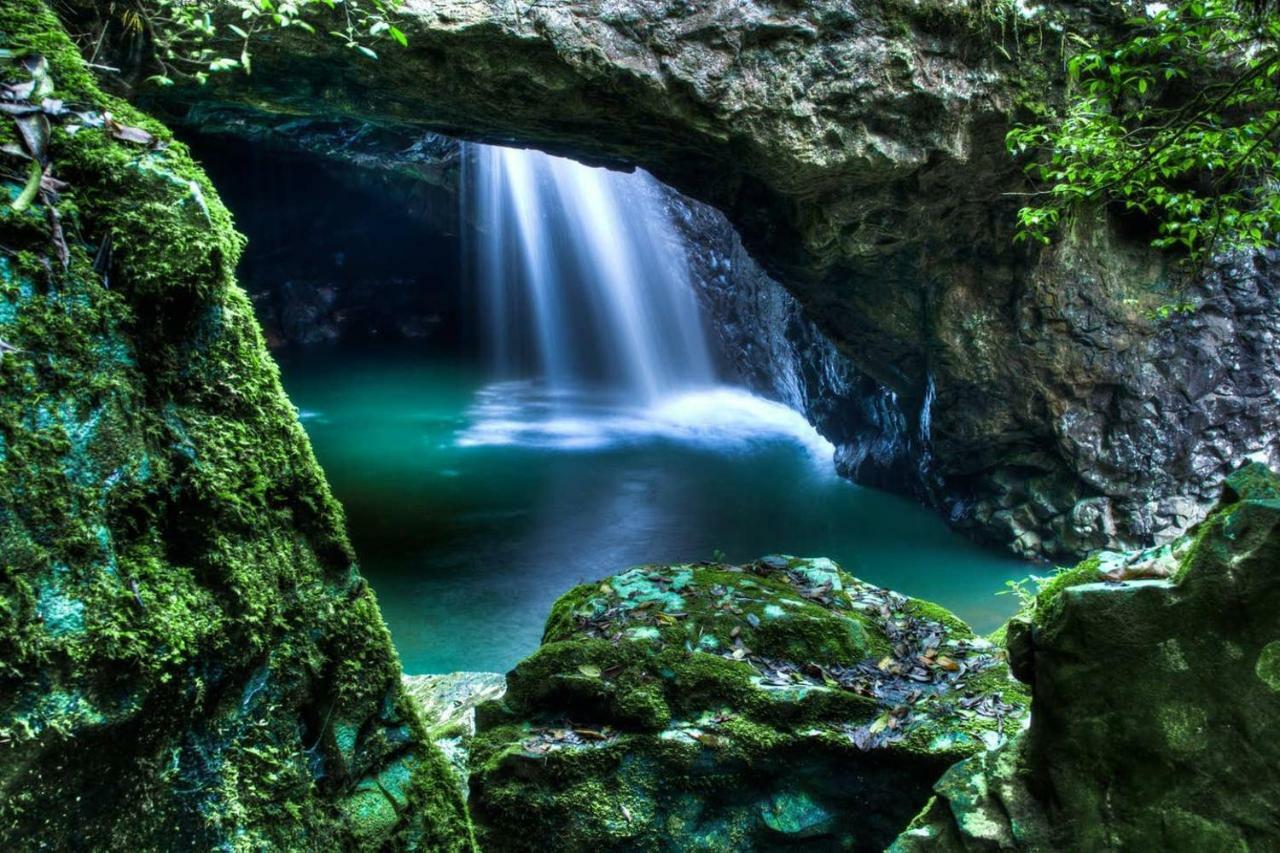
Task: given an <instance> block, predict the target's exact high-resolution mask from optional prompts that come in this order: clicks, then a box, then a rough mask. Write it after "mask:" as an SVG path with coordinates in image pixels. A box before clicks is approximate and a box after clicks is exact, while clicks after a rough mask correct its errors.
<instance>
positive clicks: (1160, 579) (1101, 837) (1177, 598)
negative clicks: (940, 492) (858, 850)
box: [892, 465, 1280, 853]
mask: <svg viewBox="0 0 1280 853" xmlns="http://www.w3.org/2000/svg"><path fill="white" fill-rule="evenodd" d="M1008 644H1009V653H1010V658H1011V660H1012V661H1013V662H1014V670H1015V672H1017V674H1018V675H1019V677H1022V678H1025V679H1028V680H1029V681H1030V682H1031V683H1032V684H1033V691H1032V716H1031V727H1030V728H1029V729H1028V730H1027V732H1026V733H1025V734H1023V735H1021V736H1020V737H1019V738H1018V739H1016V740H1015V741H1013V742H1011V743H1010V744H1009V745H1007V746H1006V747H1004V748H1003V749H1001V750H999V751H997V752H993V753H986V754H983V755H980V756H977V757H975V758H972V759H969V760H967V761H964V762H962V763H960V764H958V765H956V766H955V767H953V768H951V769H950V770H948V771H947V773H946V775H945V776H944V777H943V778H942V780H941V781H940V782H939V783H938V785H937V789H936V790H937V797H936V798H935V799H934V800H933V801H932V802H931V804H930V805H929V807H928V808H926V809H925V810H924V811H923V813H922V814H921V815H920V816H919V817H918V818H917V819H916V821H915V823H914V824H913V825H912V827H911V828H910V829H909V830H908V831H907V832H905V833H904V834H903V835H902V836H901V837H900V838H899V839H898V841H897V842H896V844H895V845H894V847H893V848H892V849H893V850H895V851H900V853H907V851H924V850H957V851H960V850H964V851H978V850H1036V851H1038V850H1060V849H1072V850H1224V851H1225V850H1269V849H1274V848H1275V847H1276V846H1277V845H1278V844H1280V803H1277V801H1276V798H1275V792H1276V791H1277V790H1280V740H1277V739H1276V737H1275V728H1276V725H1277V724H1278V723H1280V478H1277V477H1276V476H1275V475H1274V474H1271V473H1270V472H1269V471H1267V470H1266V469H1265V468H1263V467H1262V466H1259V465H1253V466H1249V467H1247V468H1245V469H1243V470H1241V471H1239V472H1237V473H1236V474H1233V475H1232V476H1231V477H1229V478H1228V480H1227V483H1226V487H1225V493H1224V495H1223V497H1222V501H1221V503H1220V504H1219V506H1218V508H1217V509H1216V510H1215V511H1214V512H1213V513H1212V514H1211V515H1210V516H1209V517H1208V518H1207V519H1206V520H1205V521H1204V522H1202V523H1201V524H1200V525H1199V527H1198V528H1197V529H1196V530H1195V531H1193V532H1192V533H1191V534H1189V535H1188V536H1187V537H1186V538H1185V539H1183V540H1180V541H1179V542H1178V543H1176V544H1174V545H1173V546H1165V547H1164V548H1162V549H1159V550H1158V551H1157V552H1155V553H1145V554H1128V555H1104V556H1103V557H1095V558H1092V559H1090V560H1088V561H1086V562H1085V563H1082V564H1081V565H1080V566H1077V567H1076V568H1075V569H1073V570H1071V571H1069V572H1067V573H1065V574H1062V575H1059V576H1056V577H1055V578H1054V579H1053V581H1052V582H1051V583H1050V584H1049V586H1048V587H1047V588H1045V589H1044V590H1042V591H1041V592H1040V594H1039V596H1038V598H1037V601H1036V604H1035V607H1034V609H1033V611H1032V612H1031V614H1030V615H1029V617H1028V618H1025V619H1024V620H1023V621H1022V622H1021V623H1020V624H1019V625H1018V627H1017V629H1016V630H1013V631H1011V632H1010V634H1009V637H1008Z"/></svg>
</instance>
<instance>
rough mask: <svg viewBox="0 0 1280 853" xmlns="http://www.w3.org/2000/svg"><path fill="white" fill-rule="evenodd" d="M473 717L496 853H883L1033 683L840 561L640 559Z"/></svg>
mask: <svg viewBox="0 0 1280 853" xmlns="http://www.w3.org/2000/svg"><path fill="white" fill-rule="evenodd" d="M507 684H508V690H507V694H506V696H505V697H504V698H503V699H502V700H501V701H499V702H490V703H487V704H484V705H481V706H480V707H479V708H478V709H477V712H476V715H477V735H476V737H475V739H474V740H473V741H472V742H471V743H470V762H471V764H470V767H471V799H470V804H471V809H472V814H473V817H474V819H475V821H476V827H477V833H478V837H479V838H480V840H481V843H482V845H483V846H484V848H485V849H487V850H495V851H497V850H538V849H544V847H545V844H546V839H548V838H554V839H556V846H557V848H558V849H561V850H566V851H587V850H637V849H643V850H651V849H663V850H772V849H777V848H779V847H781V846H784V845H793V846H798V847H800V848H809V849H823V850H826V849H852V850H880V849H883V847H884V845H885V844H886V843H887V842H888V841H890V840H891V839H892V837H893V835H894V834H895V833H896V832H897V831H898V830H899V829H900V828H901V827H902V826H903V825H904V824H905V822H906V821H907V820H909V819H910V816H911V814H912V813H913V812H914V811H915V810H916V809H918V808H919V807H920V806H921V805H922V804H923V802H924V800H925V798H926V797H927V791H928V788H929V786H930V785H931V784H932V783H933V782H934V780H936V779H937V778H938V775H939V774H940V773H941V771H942V769H943V768H944V767H946V765H947V764H949V763H951V762H952V761H954V760H956V759H957V758H959V757H961V756H966V755H972V754H974V753H977V752H981V751H983V750H985V749H986V748H988V747H989V746H994V745H995V744H997V743H999V742H1000V741H1001V740H1003V738H1004V736H1005V735H1007V734H1011V733H1013V732H1015V731H1017V730H1018V729H1019V728H1020V726H1021V724H1022V722H1023V720H1024V713H1025V708H1024V703H1025V694H1024V693H1022V691H1021V688H1020V686H1019V685H1018V684H1017V682H1015V681H1013V680H1012V678H1011V676H1010V675H1009V671H1008V667H1007V666H1006V665H1005V663H1004V660H1003V658H1002V657H1001V656H999V655H998V654H997V653H996V651H995V649H994V648H993V647H992V645H991V644H990V643H988V642H987V641H985V640H982V639H980V638H978V637H975V636H974V635H973V633H972V632H971V631H970V630H969V629H968V628H967V627H966V626H965V625H964V623H962V622H960V621H959V620H957V619H956V618H955V617H954V616H952V615H951V614H949V613H948V612H946V611H945V610H943V609H941V608H939V607H937V606H935V605H932V604H928V603H926V602H923V601H919V600H916V599H910V598H907V597H905V596H901V595H898V594H896V593H893V592H890V591H888V590H884V589H880V588H879V587H875V586H872V585H870V584H866V583H863V582H861V581H858V580H856V579H854V578H852V577H850V576H848V575H846V574H845V573H844V572H842V571H841V570H840V569H839V568H838V567H837V566H836V565H835V564H834V563H832V562H831V561H829V560H825V559H796V558H792V557H778V556H774V557H766V558H763V559H761V560H758V561H756V562H754V563H750V564H747V565H744V566H736V565H725V564H713V563H700V564H694V565H676V566H640V567H637V568H633V569H629V570H628V571H625V572H622V573H620V574H618V575H614V576H613V577H610V578H607V579H605V580H603V581H599V582H597V583H592V584H585V585H583V586H580V587H577V588H576V589H574V590H572V591H570V592H569V593H567V594H566V595H564V596H563V597H562V598H561V599H560V600H559V601H558V602H556V604H555V606H554V607H553V608H552V612H551V615H550V617H549V619H548V620H547V628H546V633H545V635H544V637H543V644H542V646H541V647H540V648H539V649H538V651H537V652H535V653H534V654H533V655H531V656H530V657H529V658H527V659H525V660H524V661H522V662H521V663H520V664H519V665H518V666H517V667H516V668H515V670H514V671H513V672H511V673H510V674H509V675H508V677H507Z"/></svg>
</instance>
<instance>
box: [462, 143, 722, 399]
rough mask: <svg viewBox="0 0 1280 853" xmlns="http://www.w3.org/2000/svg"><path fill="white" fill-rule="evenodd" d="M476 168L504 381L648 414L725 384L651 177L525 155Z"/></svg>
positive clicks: (481, 155) (496, 155)
mask: <svg viewBox="0 0 1280 853" xmlns="http://www.w3.org/2000/svg"><path fill="white" fill-rule="evenodd" d="M471 156H472V158H473V159H472V161H471V166H472V168H473V169H474V179H473V180H472V181H471V183H472V186H471V187H470V192H471V201H472V204H473V205H474V208H473V213H474V216H475V219H476V225H477V228H478V230H479V232H480V234H481V236H480V238H479V243H480V245H478V246H476V247H475V260H476V270H477V273H478V278H479V284H480V288H481V294H482V298H483V300H484V311H485V313H486V315H487V317H488V321H489V323H488V326H489V334H490V336H491V341H492V349H493V358H494V361H495V364H496V366H497V368H498V370H499V372H500V374H501V375H502V376H504V377H507V378H529V377H530V376H536V377H537V378H539V379H540V380H542V381H543V382H544V383H545V384H546V386H547V387H548V388H550V389H552V390H554V391H559V392H572V391H581V390H582V389H583V388H585V387H589V386H594V387H596V388H597V389H599V388H605V389H609V390H612V391H615V392H618V393H621V394H623V395H625V397H626V398H627V399H629V400H631V401H633V402H644V403H654V402H656V401H658V400H659V399H661V398H662V397H664V396H667V395H670V394H672V393H674V392H678V391H683V390H688V389H691V388H699V387H706V386H709V385H711V384H713V382H714V380H715V376H714V372H713V370H712V365H711V356H710V352H709V348H708V345H707V337H706V333H705V330H704V329H703V324H702V317H701V313H700V311H699V308H698V304H697V301H696V300H695V299H694V295H693V286H692V284H691V282H690V280H689V271H688V262H687V259H686V258H685V256H684V250H683V246H682V245H681V243H680V240H679V239H678V238H677V236H676V235H675V232H674V230H673V229H672V227H671V223H670V222H669V220H668V219H667V216H666V213H665V211H664V210H663V208H662V203H661V198H660V197H659V195H658V191H657V190H658V187H657V184H656V182H655V181H654V179H653V178H652V177H650V176H649V175H648V174H646V173H644V172H639V171H637V172H632V173H630V174H626V173H622V172H614V171H609V170H607V169H599V168H591V167H588V166H584V165H582V164H580V163H576V162H574V161H572V160H566V159H564V158H561V157H552V156H550V155H548V154H543V153H541V152H539V151H528V150H523V149H516V148H500V147H495V146H484V145H477V146H472V151H471Z"/></svg>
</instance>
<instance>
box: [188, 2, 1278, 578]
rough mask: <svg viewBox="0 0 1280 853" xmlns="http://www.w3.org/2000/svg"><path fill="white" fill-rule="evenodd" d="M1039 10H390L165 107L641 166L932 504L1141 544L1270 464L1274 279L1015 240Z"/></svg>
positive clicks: (839, 5) (1084, 227) (1071, 240)
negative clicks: (722, 245)
mask: <svg viewBox="0 0 1280 853" xmlns="http://www.w3.org/2000/svg"><path fill="white" fill-rule="evenodd" d="M1051 10H1052V11H1053V12H1054V14H1055V15H1056V16H1057V17H1058V21H1057V23H1055V24H1054V25H1053V26H1048V25H1046V24H1045V23H1044V22H1043V21H1042V20H1035V19H1030V20H1027V19H1021V18H1019V17H1018V16H1017V13H1015V12H1014V11H1013V10H1012V7H1011V6H1004V5H1001V4H979V5H977V6H973V7H971V6H969V5H967V4H963V3H959V2H950V1H949V0H930V2H927V3H923V4H907V3H899V2H896V0H859V2H857V3H854V4H849V3H845V2H834V0H831V2H816V3H807V4H803V5H801V6H796V5H795V4H790V3H780V2H777V3H775V2H747V3H744V2H737V0H735V2H705V3H696V4H688V3H675V2H669V0H641V2H634V3H627V4H617V3H610V2H603V0H576V2H569V3H557V4H550V5H533V6H531V7H529V8H524V7H520V6H519V5H518V4H517V5H513V4H508V3H505V2H485V0H451V1H450V2H434V1H433V2H426V0H421V2H417V0H410V2H408V3H406V4H405V6H404V8H403V19H402V20H401V22H400V26H401V28H402V29H404V30H405V31H406V32H407V33H408V36H409V47H408V48H407V49H404V50H398V49H389V50H388V51H386V52H384V56H383V57H382V59H381V60H380V61H378V62H373V61H366V60H364V59H360V58H358V57H356V55H355V54H354V52H352V51H349V50H346V49H344V48H342V47H341V46H340V45H339V44H337V43H336V42H335V43H333V44H329V43H326V42H324V41H323V40H316V39H308V38H306V37H304V36H302V35H300V34H285V35H280V36H275V37H270V38H267V37H264V44H263V45H262V47H261V48H260V49H259V56H258V58H257V59H256V61H255V67H256V68H257V72H255V73H254V74H253V75H252V76H251V77H249V78H245V77H238V78H234V79H232V78H225V83H224V85H222V86H220V87H218V88H217V89H216V91H210V90H209V89H200V90H188V91H177V92H170V93H166V95H165V97H167V98H168V99H169V100H168V101H167V105H168V107H169V108H170V109H175V110H181V109H183V108H185V107H190V106H201V107H202V108H207V106H208V105H209V104H210V103H212V102H216V103H218V104H219V105H220V106H221V107H223V108H228V109H239V111H240V118H239V121H240V122H241V123H243V124H246V125H253V124H256V123H259V122H262V121H269V120H270V119H269V118H268V116H269V115H270V114H272V113H273V112H274V113H279V114H280V115H286V116H288V117H289V118H290V119H291V120H292V119H297V118H299V117H308V116H309V117H311V118H313V119H317V120H331V119H333V118H335V117H338V118H347V119H356V120H368V121H370V122H372V123H373V124H374V125H375V126H379V127H383V128H386V127H398V128H407V129H410V130H419V129H434V130H439V131H443V132H446V133H451V134H455V135H458V136H462V137H467V138H474V139H481V140H487V141H494V142H514V143H519V144H527V145H536V146H539V147H542V148H545V149H548V150H550V151H553V152H557V153H563V154H570V155H574V156H577V157H580V158H585V159H587V160H591V161H595V162H608V163H613V164H639V165H642V166H644V167H645V168H647V169H649V170H650V171H652V172H653V173H654V174H656V175H657V176H658V177H660V178H662V179H663V180H665V181H667V182H668V183H670V184H672V185H673V186H675V187H676V188H678V189H680V190H682V191H684V192H686V193H687V194H689V195H691V196H693V197H695V198H698V199H700V200H702V201H705V202H708V203H710V204H711V205H713V206H715V207H716V208H718V209H720V210H722V211H723V212H724V213H725V214H726V215H727V216H728V218H729V219H730V221H732V222H733V223H734V225H735V226H736V227H737V228H738V230H739V231H740V233H741V235H742V239H743V243H744V245H745V246H746V248H747V250H748V251H749V252H750V253H751V255H752V256H753V257H754V258H756V259H757V260H758V261H760V262H761V264H762V265H763V267H764V268H765V269H766V270H767V271H768V272H769V274H770V275H772V276H774V277H775V278H777V279H778V280H779V281H781V282H782V283H783V284H784V285H785V286H786V287H787V288H788V289H789V290H790V291H791V293H792V294H794V296H795V297H796V299H797V300H798V301H799V303H800V304H801V305H802V306H803V308H804V311H805V314H806V316H807V317H808V318H809V319H810V320H812V321H813V322H814V323H815V324H816V327H817V328H819V329H820V330H821V331H822V332H823V333H824V334H825V335H826V336H827V337H828V338H829V339H830V340H831V341H832V342H833V343H834V344H835V345H836V347H837V348H838V349H839V351H840V352H841V353H843V354H844V355H845V356H846V357H847V358H848V359H849V360H850V361H851V362H852V364H853V365H855V366H856V367H857V369H858V370H859V371H860V372H862V373H865V374H866V375H867V376H869V377H871V378H872V379H874V381H875V382H877V383H879V384H880V385H882V386H883V387H884V388H886V389H887V390H888V391H889V392H891V393H892V395H893V397H894V400H895V401H896V408H897V409H898V410H899V412H900V415H901V418H902V419H903V420H904V421H905V423H906V426H905V429H906V431H907V432H908V433H910V434H912V435H914V436H917V437H918V438H919V440H918V441H917V445H918V446H917V448H916V449H915V451H914V453H915V455H917V457H918V456H920V455H921V454H928V458H929V462H930V466H931V468H932V470H933V471H934V472H935V474H936V476H937V477H938V478H939V479H940V483H941V486H942V488H941V490H940V491H939V493H938V496H939V500H940V501H941V502H942V503H943V505H944V508H945V509H946V511H947V513H948V515H949V517H951V518H952V519H953V520H954V521H956V522H957V523H959V524H962V525H967V526H969V527H971V528H972V529H974V530H975V531H976V532H978V533H979V534H980V535H983V536H985V537H987V538H990V539H993V540H996V541H1000V542H1003V543H1005V544H1008V545H1010V546H1012V547H1013V548H1014V549H1015V550H1017V551H1019V552H1021V553H1025V554H1031V555H1035V554H1044V555H1058V554H1080V553H1083V552H1085V551H1087V550H1088V549H1090V548H1094V547H1102V546H1121V545H1145V544H1150V543H1151V542H1153V541H1155V540H1157V539H1166V538H1168V537H1170V536H1172V535H1174V534H1175V533H1177V532H1178V531H1180V530H1181V529H1182V528H1183V527H1185V526H1186V524H1188V523H1190V522H1191V521H1193V520H1195V519H1196V518H1198V517H1199V516H1201V515H1202V514H1203V512H1204V511H1205V510H1206V509H1207V508H1208V506H1209V505H1210V504H1211V503H1212V499H1211V497H1210V492H1211V490H1213V489H1214V488H1216V484H1217V483H1218V482H1220V480H1221V478H1222V477H1223V476H1225V474H1226V473H1227V472H1229V471H1230V470H1232V468H1233V467H1234V466H1236V465H1237V464H1239V463H1240V462H1241V461H1242V460H1244V459H1246V458H1259V459H1267V460H1274V457H1275V455H1276V441H1275V434H1274V431H1273V430H1271V429H1270V428H1269V427H1268V426H1267V425H1268V424H1270V423H1273V422H1274V420H1275V415H1276V414H1277V411H1276V407H1277V400H1278V399H1280V395H1277V394H1276V388H1277V385H1278V384H1280V383H1278V381H1277V379H1278V377H1277V371H1278V370H1280V367H1277V365H1280V359H1277V358H1276V343H1275V340H1274V337H1273V336H1272V334H1271V332H1270V329H1271V328H1272V327H1273V326H1274V323H1275V319H1276V318H1275V312H1276V311H1277V308H1276V301H1275V299H1274V288H1275V284H1276V281H1275V272H1274V270H1273V264H1272V263H1271V261H1270V259H1268V258H1245V259H1225V260H1224V261H1222V262H1221V263H1220V264H1219V265H1218V268H1217V270H1216V272H1215V274H1213V275H1211V276H1209V280H1208V281H1207V283H1205V284H1203V285H1200V286H1196V287H1190V288H1186V287H1184V286H1183V285H1182V284H1180V282H1179V273H1178V272H1177V271H1176V270H1175V269H1173V268H1172V267H1170V266H1169V265H1168V263H1167V262H1166V259H1163V258H1161V257H1159V256H1156V255H1154V254H1152V253H1151V252H1150V251H1149V250H1148V249H1146V248H1145V247H1144V244H1143V241H1142V240H1141V239H1137V238H1133V237H1130V236H1126V235H1127V234H1128V233H1129V231H1130V230H1131V229H1127V227H1125V226H1124V223H1115V222H1111V221H1109V220H1108V219H1106V218H1105V216H1101V215H1100V216H1099V217H1097V218H1095V219H1091V218H1090V217H1082V218H1081V219H1080V220H1079V221H1078V222H1077V223H1076V224H1075V227H1074V229H1073V231H1072V233H1071V234H1069V235H1068V236H1067V237H1066V238H1065V239H1064V240H1062V241H1061V242H1060V243H1059V244H1058V245H1055V246H1053V247H1050V248H1048V249H1046V250H1043V251H1040V250H1035V249H1031V248H1027V247H1015V246H1014V244H1013V242H1012V236H1013V235H1012V226H1013V212H1014V209H1015V208H1016V206H1017V204H1018V201H1017V199H1016V198H1015V197H1011V196H1010V195H1008V194H1009V193H1010V192H1016V191H1021V190H1023V189H1025V187H1024V186H1023V184H1022V182H1021V178H1020V174H1019V169H1018V165H1017V164H1016V163H1014V162H1013V161H1012V160H1011V159H1010V158H1009V157H1008V155H1007V154H1006V153H1005V151H1004V145H1003V138H1004V134H1005V131H1006V130H1007V129H1008V128H1009V126H1010V124H1011V122H1012V121H1013V120H1015V119H1016V117H1017V116H1018V115H1020V114H1021V113H1020V111H1021V110H1024V109H1025V108H1026V106H1027V105H1028V104H1032V103H1034V102H1035V101H1037V100H1042V99H1044V98H1046V97H1048V98H1053V97H1056V94H1055V92H1057V91H1058V90H1057V88H1056V85H1057V84H1056V83H1055V82H1054V74H1055V73H1056V72H1055V71H1054V69H1056V68H1059V67H1060V61H1059V60H1058V59H1057V58H1056V56H1055V54H1054V47H1053V46H1054V45H1057V44H1059V43H1060V42H1059V38H1058V36H1056V35H1052V34H1053V33H1056V31H1057V30H1056V29H1055V28H1056V27H1058V26H1061V23H1062V20H1063V19H1064V18H1065V17H1066V16H1067V15H1068V14H1083V7H1074V6H1073V7H1066V6H1054V7H1051ZM1072 10H1074V11H1072ZM1171 303H1177V304H1184V303H1185V304H1186V305H1187V306H1188V307H1189V310H1188V311H1187V312H1186V313H1181V312H1175V313H1174V314H1173V315H1172V316H1169V315H1168V314H1167V312H1165V311H1163V310H1162V308H1163V307H1165V306H1168V305H1169V304H1171ZM1237 363H1238V364H1240V365H1242V368H1241V369H1240V370H1236V369H1235V368H1233V367H1230V365H1233V364H1237ZM1244 365H1248V371H1247V375H1246V371H1245V370H1244V369H1243V366H1244ZM855 456H856V454H855ZM854 461H855V460H853V459H851V461H850V467H851V468H852V467H856V466H855V465H854V464H853V462H854ZM1157 472H1158V473H1157Z"/></svg>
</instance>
